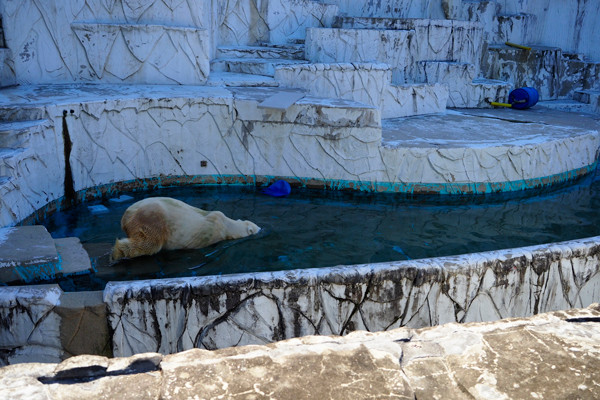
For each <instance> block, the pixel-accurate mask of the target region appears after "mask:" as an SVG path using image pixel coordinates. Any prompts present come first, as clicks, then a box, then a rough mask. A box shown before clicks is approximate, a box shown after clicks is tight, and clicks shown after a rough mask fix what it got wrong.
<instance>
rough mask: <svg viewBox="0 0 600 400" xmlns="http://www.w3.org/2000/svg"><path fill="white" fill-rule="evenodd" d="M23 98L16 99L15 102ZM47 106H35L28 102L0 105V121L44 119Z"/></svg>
mask: <svg viewBox="0 0 600 400" xmlns="http://www.w3.org/2000/svg"><path fill="white" fill-rule="evenodd" d="M20 100H23V99H22V98H20V99H16V98H15V99H14V102H15V103H16V102H17V101H20ZM45 112H46V111H45V108H44V107H43V106H40V107H34V106H29V105H27V104H18V105H17V104H16V105H14V106H12V107H10V106H4V107H0V123H4V122H22V121H35V120H42V119H43V118H44V116H45Z"/></svg>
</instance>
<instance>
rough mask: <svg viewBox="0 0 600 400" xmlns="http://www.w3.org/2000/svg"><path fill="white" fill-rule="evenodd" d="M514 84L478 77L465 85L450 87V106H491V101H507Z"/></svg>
mask: <svg viewBox="0 0 600 400" xmlns="http://www.w3.org/2000/svg"><path fill="white" fill-rule="evenodd" d="M511 89H512V85H511V84H510V83H508V82H505V81H500V80H495V79H485V78H476V79H473V81H472V82H469V83H467V84H465V85H464V86H463V87H454V88H453V89H450V93H449V95H448V107H449V108H491V107H492V106H491V105H490V102H492V101H498V102H506V101H508V95H509V93H510V90H511Z"/></svg>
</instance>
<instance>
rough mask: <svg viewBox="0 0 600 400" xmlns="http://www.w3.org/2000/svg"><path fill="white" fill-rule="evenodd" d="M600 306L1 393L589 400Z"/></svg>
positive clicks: (55, 367)
mask: <svg viewBox="0 0 600 400" xmlns="http://www.w3.org/2000/svg"><path fill="white" fill-rule="evenodd" d="M599 322H600V305H599V304H593V305H591V306H590V307H588V308H586V309H572V310H567V311H558V312H553V313H547V314H540V315H537V316H534V317H531V318H522V319H506V320H500V321H494V322H483V323H471V324H454V323H453V324H446V325H440V326H436V327H432V328H424V329H416V330H413V329H408V328H401V329H396V330H393V331H388V332H379V333H367V332H362V331H357V332H353V333H351V334H349V335H347V336H345V337H339V336H306V337H303V338H297V339H291V340H287V341H283V342H278V343H274V344H270V345H266V346H244V347H237V348H226V349H222V350H216V351H207V350H200V349H193V350H189V351H185V352H182V353H178V354H173V355H167V356H163V355H161V354H157V353H146V354H138V355H135V356H132V357H129V358H114V359H109V358H106V357H100V356H85V355H84V356H77V357H72V358H70V359H67V360H65V361H63V362H62V363H60V364H39V363H38V364H35V363H32V364H16V365H11V366H7V367H3V368H0V398H3V399H4V398H5V399H15V400H17V399H27V400H37V399H40V400H47V399H78V400H79V399H88V398H89V399H115V398H119V399H122V400H129V399H218V398H245V399H295V400H299V399H374V398H399V399H417V398H419V399H567V398H569V399H594V398H599V397H600V382H599V379H598V377H599V376H600V375H599V372H598V371H599V370H600V330H599V329H598V323H599Z"/></svg>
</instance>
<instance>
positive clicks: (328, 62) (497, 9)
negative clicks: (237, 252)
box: [0, 0, 600, 364]
mask: <svg viewBox="0 0 600 400" xmlns="http://www.w3.org/2000/svg"><path fill="white" fill-rule="evenodd" d="M134 3H135V2H130V1H129V0H117V1H113V2H97V1H95V0H81V1H68V2H64V3H61V5H60V6H57V7H56V8H51V7H46V4H45V3H43V2H37V1H32V0H25V1H5V2H2V3H0V11H1V13H2V17H3V18H2V21H3V25H4V30H3V35H2V38H3V40H2V42H4V41H5V42H6V43H5V44H6V47H2V48H0V61H1V63H0V79H1V81H0V86H2V87H3V89H2V90H0V124H1V129H0V155H1V157H0V227H12V226H14V225H16V224H18V223H19V222H20V221H22V220H23V219H25V218H27V217H30V216H32V215H34V214H36V213H38V212H39V210H43V209H48V210H49V211H51V209H52V208H53V207H62V206H68V205H69V204H71V203H72V202H73V201H74V199H76V198H80V199H85V198H87V197H89V196H96V195H97V194H98V193H99V191H98V188H99V187H105V188H109V189H108V190H109V191H110V190H112V189H110V188H111V187H113V185H114V187H116V188H118V187H119V186H120V185H121V183H122V182H138V183H139V182H141V183H142V185H143V183H144V182H147V181H148V180H152V181H158V182H159V184H160V182H169V181H172V180H173V179H174V177H184V178H182V179H184V180H185V179H189V180H190V181H191V182H196V181H213V182H222V181H224V182H237V183H239V182H242V181H243V182H247V183H251V184H254V183H257V182H258V183H263V182H267V181H268V180H269V179H273V178H275V177H284V178H286V179H288V180H290V181H292V182H294V183H297V184H303V185H316V186H319V185H320V186H322V187H328V188H333V189H352V190H369V191H388V192H398V191H402V192H408V193H419V192H426V193H439V194H452V193H472V194H475V193H490V192H497V191H514V190H522V189H526V188H532V187H544V186H548V185H550V184H553V183H557V182H568V181H571V180H573V179H574V178H576V177H578V176H580V175H583V174H586V173H589V172H591V171H593V170H594V168H595V166H596V163H597V159H598V157H597V156H598V149H599V147H600V133H599V132H600V128H599V123H598V120H597V117H594V118H590V117H589V116H587V117H583V116H581V115H579V114H563V113H560V112H549V111H547V110H548V109H540V108H536V109H532V110H529V111H527V112H519V111H517V110H510V111H507V110H496V111H491V110H460V111H446V110H445V108H446V106H451V107H489V101H490V100H501V98H503V97H506V95H507V94H508V91H509V89H510V88H511V87H516V86H523V85H525V84H531V82H533V83H534V84H535V85H536V86H539V90H540V92H541V94H542V97H543V100H557V101H558V102H557V103H551V104H547V106H548V107H553V108H558V109H570V110H576V111H582V110H585V111H588V112H589V111H591V112H596V113H597V112H598V111H599V110H600V103H599V102H598V99H599V98H600V97H599V95H598V92H597V90H596V89H597V85H598V82H600V63H598V62H596V61H593V60H594V59H597V58H598V52H599V50H598V46H596V44H595V43H594V42H593V40H584V39H585V38H593V37H594V35H593V32H595V29H596V22H595V21H598V18H597V16H598V9H597V7H595V5H592V3H591V2H586V1H585V0H579V1H577V2H572V3H569V4H568V5H567V4H566V3H565V4H564V5H563V4H561V5H558V2H547V4H546V5H547V7H546V8H544V9H543V10H542V7H541V6H539V4H538V5H534V4H533V3H534V2H531V4H529V3H527V2H522V1H505V2H503V4H502V5H500V4H498V3H495V2H494V4H493V6H490V4H492V3H490V2H484V3H485V4H483V3H482V4H479V3H473V2H467V1H466V2H464V3H463V2H462V1H443V2H442V1H437V0H436V1H423V2H412V1H411V2H410V4H408V2H404V1H384V2H379V3H378V4H379V8H377V6H376V5H375V3H374V2H369V4H368V6H364V7H362V8H361V7H360V6H358V4H359V2H351V1H347V0H337V1H331V2H328V4H324V3H322V2H316V1H309V0H301V1H270V2H268V1H264V2H256V1H254V0H247V1H246V0H244V1H237V2H219V1H213V0H210V1H209V0H207V1H201V0H194V1H188V2H166V1H162V2H161V1H154V2H148V3H147V4H146V5H145V7H142V8H139V7H136V4H134ZM258 3H261V4H262V5H263V6H262V7H258V5H259V4H258ZM371 3H372V4H371ZM392 4H395V5H396V6H397V7H392V8H393V10H392V11H390V10H391V9H389V10H388V8H389V7H388V6H391V5H392ZM267 5H269V6H270V7H267ZM385 10H387V12H384V11H385ZM575 10H577V12H574V11H575ZM217 11H220V12H217ZM501 12H503V14H502V13H501ZM525 13H527V14H525ZM529 13H531V14H529ZM343 14H345V15H343ZM348 15H354V16H355V17H349V18H347V17H348ZM536 15H537V16H538V17H539V18H537V19H538V20H537V21H536ZM341 16H343V18H339V19H336V18H335V17H341ZM381 17H387V18H389V19H386V18H384V19H383V20H382V19H381ZM407 17H409V18H417V19H418V20H407V19H406V18H407ZM443 18H446V19H448V20H445V19H443ZM559 18H560V21H558V19H559ZM450 19H455V20H467V19H469V21H461V22H456V21H454V22H449V21H450ZM470 19H472V20H470ZM334 25H336V26H335V27H334ZM409 25H410V26H409ZM382 27H385V29H383V30H382V29H381V28H382ZM557 29H558V30H559V31H560V32H559V31H557ZM307 30H308V32H309V34H308V35H307V33H306V32H307ZM425 33H426V34H425ZM559 33H562V34H559ZM462 35H465V36H462ZM348 37H352V38H354V40H350V41H347V40H346V38H348ZM459 37H460V38H461V43H463V44H465V43H466V45H468V46H466V47H467V48H466V49H465V51H466V53H464V54H463V52H458V53H456V54H454V55H452V57H450V56H449V53H448V51H449V47H448V44H449V43H454V42H456V40H458V38H459ZM328 38H330V39H332V40H333V42H330V41H328ZM365 38H369V40H372V41H366V42H365ZM4 39H6V40H4ZM304 39H306V40H307V47H306V49H307V50H306V52H305V51H304V45H303V44H302V41H303V40H304ZM358 39H360V43H358V42H359V40H358ZM389 39H395V40H396V39H397V40H396V41H395V42H394V43H392V42H390V40H389ZM290 40H291V42H290ZM416 40H418V41H419V42H420V43H414V41H416ZM506 40H512V41H516V42H520V41H523V42H524V43H533V44H539V45H541V46H533V48H532V50H531V51H529V52H528V53H523V52H521V51H520V50H515V49H514V48H508V47H507V46H505V45H504V42H505V41H506ZM264 42H267V43H266V44H267V46H266V47H265V46H255V45H257V44H265V43H264ZM425 42H426V43H425ZM488 42H489V44H490V46H489V51H488V46H487V44H488ZM365 43H366V44H367V46H365ZM0 45H4V43H0ZM248 45H254V46H248ZM416 45H419V46H418V47H415V46H416ZM544 45H545V46H544ZM547 46H561V47H563V48H562V49H560V48H555V47H547ZM329 47H330V48H329ZM372 48H377V49H379V50H380V51H379V54H374V53H369V51H370V50H372ZM98 49H104V50H106V51H99V50H98ZM423 49H425V50H426V51H425V50H423ZM330 50H335V51H330ZM453 50H457V51H458V50H460V48H459V47H457V48H456V49H454V48H453ZM477 50H481V52H482V54H481V58H480V57H479V55H480V54H479V53H478V51H477ZM429 51H432V53H429ZM486 52H487V53H486ZM234 55H235V57H234V58H235V59H233V60H232V59H230V58H231V57H233V56H234ZM305 56H308V57H309V58H310V59H304V58H303V57H305ZM255 57H258V58H259V60H256V59H255ZM288 58H290V59H288ZM240 59H241V60H240ZM456 59H460V60H461V62H457V61H456ZM385 61H387V62H388V63H386V64H382V63H383V62H385ZM315 62H316V63H315ZM390 62H392V63H399V64H401V65H390V64H389V63H390ZM403 63H405V64H406V65H404V64H403ZM498 79H503V81H498ZM325 83H327V84H330V85H331V87H327V86H325ZM13 84H20V85H21V86H13V87H7V86H10V85H13ZM166 84H173V85H172V86H169V85H166ZM200 85H202V86H200ZM328 93H330V94H328ZM277 96H280V97H277ZM281 96H283V97H281ZM302 96H303V97H302ZM322 96H327V97H322ZM273 97H275V98H283V99H284V100H289V99H290V98H296V97H298V98H300V100H297V101H295V102H292V104H288V107H282V108H279V109H278V108H277V107H275V108H273V107H272V103H271V107H267V106H265V105H264V103H263V102H265V101H267V103H268V100H269V99H271V100H272V99H273ZM331 97H333V98H331ZM572 99H581V100H583V99H586V100H585V103H587V104H584V103H582V102H575V103H572V102H569V101H571V100H572ZM561 101H566V103H565V102H563V103H561ZM284 102H285V101H284ZM544 110H546V111H544ZM428 113H440V114H438V115H433V116H431V115H427V116H423V114H428ZM382 117H384V118H388V119H383V120H382ZM398 117H407V118H405V119H402V118H398ZM115 190H116V189H115ZM0 242H2V240H0ZM0 244H1V243H0ZM599 246H600V237H592V238H587V239H582V240H575V241H570V242H565V243H554V244H547V245H542V246H535V247H528V248H519V249H509V250H499V251H493V252H486V253H479V254H467V255H460V256H455V257H443V258H434V259H426V260H416V261H402V262H393V263H385V264H376V265H354V266H340V267H332V268H324V269H319V270H302V271H287V272H281V273H271V274H248V275H244V276H241V275H235V276H220V277H206V278H185V279H170V280H155V281H140V282H112V283H110V284H109V285H108V286H107V287H106V289H105V290H104V291H103V292H81V293H63V292H62V291H61V290H60V288H59V287H58V286H56V285H32V286H3V287H0V364H2V363H15V362H25V361H48V362H56V361H58V360H60V359H63V358H66V357H68V356H71V355H75V354H82V353H92V354H102V355H114V356H124V355H129V354H133V353H137V352H147V351H158V352H161V353H170V352H175V351H180V350H184V349H188V348H191V347H204V348H209V349H213V348H221V347H226V346H235V345H242V344H250V343H267V342H270V341H275V340H280V339H284V338H290V337H295V336H301V335H308V334H315V333H317V334H345V333H348V332H351V331H353V330H358V329H366V330H371V331H375V330H388V329H392V328H395V327H399V326H409V327H420V326H427V325H434V324H440V323H444V322H451V321H456V322H468V321H486V320H492V319H498V318H506V317H517V316H528V315H532V314H536V313H539V312H543V311H551V310H558V309H564V308H572V307H585V306H587V305H589V304H590V303H592V302H593V301H597V299H598V297H599V295H600V293H599V291H600V278H599V274H598V269H599V265H600V260H598V257H599V256H598V249H599V248H600V247H599ZM54 253H55V258H56V260H59V261H60V260H62V259H63V257H62V256H61V255H60V252H54ZM59 265H60V263H59Z"/></svg>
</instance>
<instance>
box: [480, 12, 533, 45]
mask: <svg viewBox="0 0 600 400" xmlns="http://www.w3.org/2000/svg"><path fill="white" fill-rule="evenodd" d="M535 24H536V16H535V15H533V14H510V15H497V16H496V17H495V18H494V20H493V23H492V30H491V31H490V37H489V41H490V43H504V42H507V41H508V42H512V43H517V44H522V45H526V46H530V45H531V41H532V40H534V34H535V28H536V27H535Z"/></svg>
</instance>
